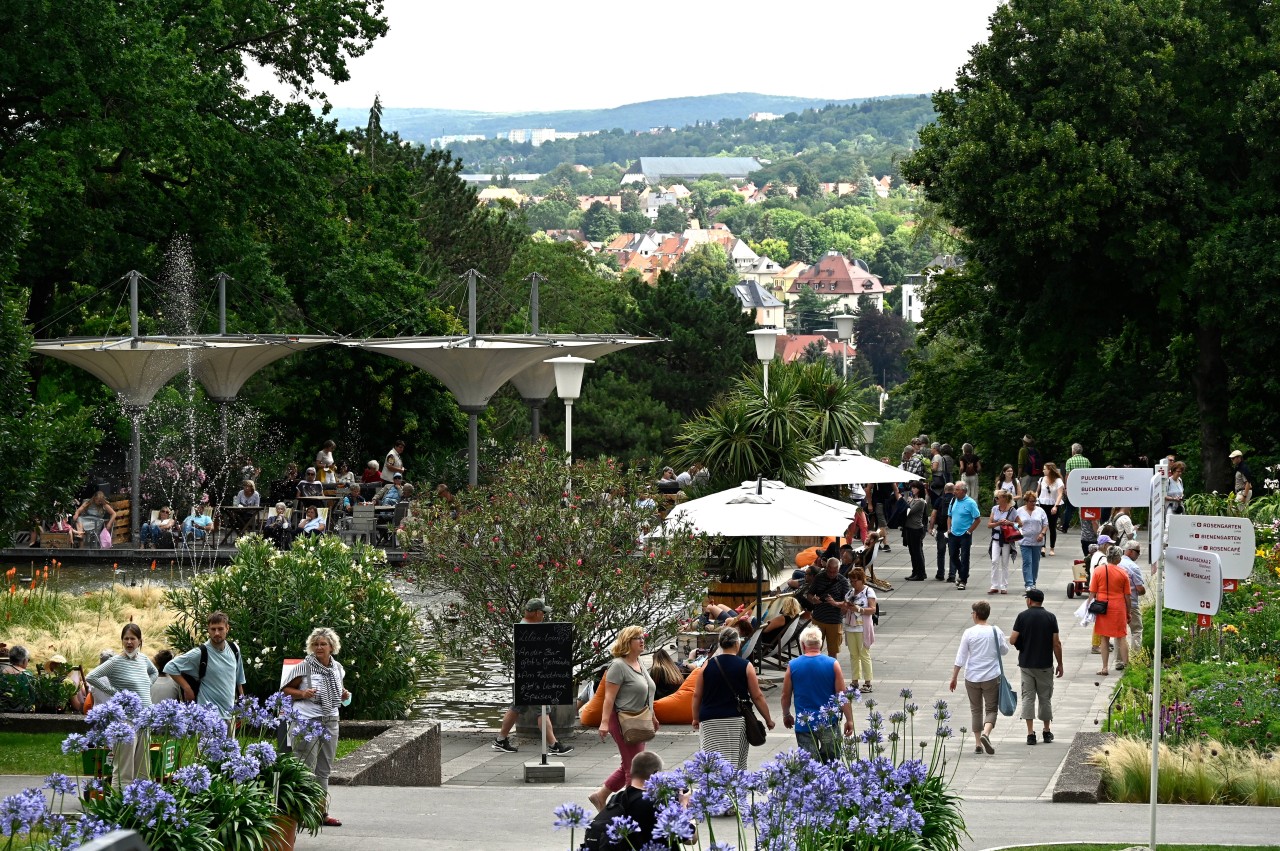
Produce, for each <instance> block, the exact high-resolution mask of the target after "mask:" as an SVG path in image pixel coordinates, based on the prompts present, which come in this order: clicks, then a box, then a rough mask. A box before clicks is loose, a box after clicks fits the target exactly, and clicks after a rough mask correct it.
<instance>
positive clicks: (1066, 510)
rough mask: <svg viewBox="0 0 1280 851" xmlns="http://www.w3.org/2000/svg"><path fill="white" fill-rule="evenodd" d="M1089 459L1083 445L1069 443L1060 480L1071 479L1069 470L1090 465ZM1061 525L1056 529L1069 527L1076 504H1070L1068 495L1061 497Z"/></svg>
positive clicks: (1062, 529) (1063, 530)
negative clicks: (1067, 455) (1069, 450)
mask: <svg viewBox="0 0 1280 851" xmlns="http://www.w3.org/2000/svg"><path fill="white" fill-rule="evenodd" d="M1092 466H1093V464H1091V463H1089V459H1088V458H1086V457H1084V447H1083V446H1081V445H1080V444H1078V443H1073V444H1071V457H1070V458H1068V459H1067V463H1065V464H1063V465H1062V481H1063V484H1065V483H1066V482H1067V481H1069V480H1070V479H1071V472H1072V471H1073V470H1079V469H1081V468H1083V467H1092ZM1062 504H1063V511H1062V526H1061V527H1060V528H1059V529H1058V531H1060V532H1065V531H1067V530H1068V529H1070V528H1071V515H1072V512H1074V511H1075V509H1076V506H1074V505H1072V504H1071V499H1070V498H1069V497H1065V496H1064V497H1063V503H1062Z"/></svg>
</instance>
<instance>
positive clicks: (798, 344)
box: [778, 334, 858, 363]
mask: <svg viewBox="0 0 1280 851" xmlns="http://www.w3.org/2000/svg"><path fill="white" fill-rule="evenodd" d="M818 340H826V343H827V348H826V355H827V357H829V358H843V357H844V352H845V349H846V348H847V349H848V350H849V359H850V360H853V358H854V357H855V356H856V355H857V354H858V349H857V346H849V345H846V344H845V343H842V342H840V341H839V340H831V339H828V338H827V337H826V336H824V335H822V334H782V335H779V336H778V360H780V361H782V362H783V363H791V362H792V361H795V360H799V359H800V357H801V356H802V355H803V354H804V353H805V350H806V349H808V348H809V346H810V345H812V344H813V343H815V342H816V341H818Z"/></svg>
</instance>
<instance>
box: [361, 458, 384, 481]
mask: <svg viewBox="0 0 1280 851" xmlns="http://www.w3.org/2000/svg"><path fill="white" fill-rule="evenodd" d="M360 481H361V482H363V483H364V484H366V485H370V484H376V483H377V482H380V481H382V467H380V466H379V465H378V462H377V461H370V462H369V463H368V464H366V465H365V467H364V472H363V473H361V474H360Z"/></svg>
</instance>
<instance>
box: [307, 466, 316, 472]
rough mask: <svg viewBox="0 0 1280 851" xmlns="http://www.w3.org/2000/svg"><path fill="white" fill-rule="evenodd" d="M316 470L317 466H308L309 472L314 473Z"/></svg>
mask: <svg viewBox="0 0 1280 851" xmlns="http://www.w3.org/2000/svg"><path fill="white" fill-rule="evenodd" d="M315 471H316V468H315V467H308V468H307V472H308V473H314V472H315Z"/></svg>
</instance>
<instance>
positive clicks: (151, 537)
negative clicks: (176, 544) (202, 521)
mask: <svg viewBox="0 0 1280 851" xmlns="http://www.w3.org/2000/svg"><path fill="white" fill-rule="evenodd" d="M177 531H178V521H177V520H175V519H174V517H173V509H172V508H170V507H169V506H167V505H165V506H162V507H161V508H160V510H159V511H157V512H156V521H155V522H154V523H151V522H147V523H143V524H142V528H141V529H140V530H139V537H140V538H141V539H142V548H143V549H144V550H148V549H150V550H154V549H155V548H156V546H157V545H165V546H169V547H172V546H173V539H174V537H175V535H176V534H177Z"/></svg>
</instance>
